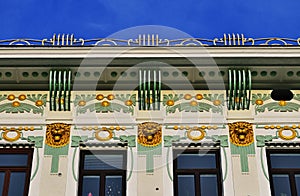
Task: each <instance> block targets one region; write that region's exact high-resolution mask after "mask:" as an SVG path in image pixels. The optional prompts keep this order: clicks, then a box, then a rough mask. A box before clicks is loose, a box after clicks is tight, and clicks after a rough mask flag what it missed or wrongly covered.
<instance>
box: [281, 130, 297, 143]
mask: <svg viewBox="0 0 300 196" xmlns="http://www.w3.org/2000/svg"><path fill="white" fill-rule="evenodd" d="M278 136H279V137H280V138H281V139H283V140H292V139H295V138H296V136H297V132H296V131H295V130H294V129H293V128H289V127H284V128H281V129H280V130H279V131H278Z"/></svg>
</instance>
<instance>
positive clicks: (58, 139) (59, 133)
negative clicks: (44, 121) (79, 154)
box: [45, 123, 71, 148]
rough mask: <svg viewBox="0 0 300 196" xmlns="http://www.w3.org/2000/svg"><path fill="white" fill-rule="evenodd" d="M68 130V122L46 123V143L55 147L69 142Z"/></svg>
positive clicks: (69, 128) (69, 127) (69, 126)
mask: <svg viewBox="0 0 300 196" xmlns="http://www.w3.org/2000/svg"><path fill="white" fill-rule="evenodd" d="M70 130H71V125H70V124H65V123H53V124H48V125H47V131H46V141H45V142H46V144H47V145H48V146H51V147H55V148H57V147H63V146H66V145H67V144H69V142H70Z"/></svg>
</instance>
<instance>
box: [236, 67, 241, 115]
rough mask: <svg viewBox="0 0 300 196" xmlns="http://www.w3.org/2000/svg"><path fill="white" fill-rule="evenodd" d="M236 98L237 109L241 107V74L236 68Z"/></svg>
mask: <svg viewBox="0 0 300 196" xmlns="http://www.w3.org/2000/svg"><path fill="white" fill-rule="evenodd" d="M238 83H239V86H238V97H237V98H238V100H237V109H238V110H239V109H240V108H241V96H242V74H241V71H240V70H238Z"/></svg>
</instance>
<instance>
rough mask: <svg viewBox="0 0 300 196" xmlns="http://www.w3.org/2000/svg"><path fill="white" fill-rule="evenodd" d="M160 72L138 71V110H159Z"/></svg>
mask: <svg viewBox="0 0 300 196" xmlns="http://www.w3.org/2000/svg"><path fill="white" fill-rule="evenodd" d="M160 95H161V71H160V70H150V69H149V70H145V69H144V70H139V90H138V100H139V110H160Z"/></svg>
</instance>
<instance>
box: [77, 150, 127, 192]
mask: <svg viewBox="0 0 300 196" xmlns="http://www.w3.org/2000/svg"><path fill="white" fill-rule="evenodd" d="M90 154H107V155H112V154H122V155H123V169H116V170H84V157H85V155H90ZM126 167H127V151H126V150H81V151H80V161H79V180H78V196H83V195H82V184H83V176H100V186H99V195H105V182H106V180H105V177H106V176H114V175H115V176H122V196H126V171H127V168H126Z"/></svg>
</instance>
